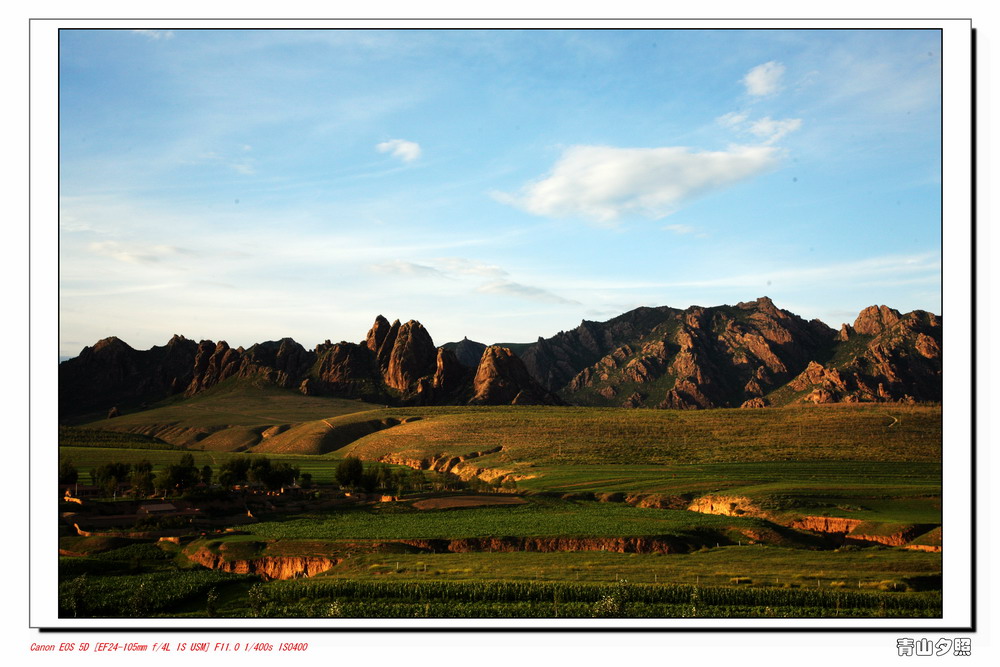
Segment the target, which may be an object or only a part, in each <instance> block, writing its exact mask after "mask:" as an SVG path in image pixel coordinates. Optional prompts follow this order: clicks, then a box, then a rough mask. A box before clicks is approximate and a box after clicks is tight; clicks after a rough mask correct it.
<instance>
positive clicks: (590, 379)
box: [523, 297, 941, 409]
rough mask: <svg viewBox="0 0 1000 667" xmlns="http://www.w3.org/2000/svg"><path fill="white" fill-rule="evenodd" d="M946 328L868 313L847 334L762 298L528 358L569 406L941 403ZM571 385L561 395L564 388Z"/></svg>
mask: <svg viewBox="0 0 1000 667" xmlns="http://www.w3.org/2000/svg"><path fill="white" fill-rule="evenodd" d="M940 340H941V333H940V324H939V320H938V318H937V317H936V316H934V315H931V314H929V313H924V312H922V311H915V312H914V313H909V314H907V315H901V314H900V313H899V312H898V311H895V310H893V309H891V308H888V307H886V306H872V307H869V308H866V309H865V310H864V311H862V312H861V314H860V315H859V316H858V318H857V320H856V321H855V323H854V325H853V326H849V325H844V327H842V328H841V330H840V332H839V333H838V332H836V331H835V330H833V329H831V328H829V327H827V326H826V325H825V324H823V323H822V322H819V321H818V320H813V321H806V320H803V319H802V318H800V317H798V316H796V315H794V314H792V313H789V312H788V311H785V310H782V309H780V308H778V307H777V306H775V305H774V303H773V302H772V301H771V299H769V298H767V297H761V298H759V299H757V300H755V301H749V302H744V303H738V304H736V305H735V306H717V307H713V308H703V307H700V306H692V307H690V308H688V309H686V310H677V309H673V308H640V309H637V310H635V311H631V312H629V313H625V314H624V315H622V316H620V317H617V318H615V319H613V320H610V321H608V322H605V323H596V322H583V323H582V324H581V325H580V326H579V327H577V328H576V329H574V330H573V331H571V332H568V333H567V332H561V333H559V334H557V335H556V336H554V337H553V338H550V339H540V340H539V341H538V343H536V344H534V345H533V346H531V347H530V348H528V349H527V350H526V351H525V352H524V354H523V358H524V360H525V364H526V366H527V367H528V369H529V371H531V373H532V375H534V377H535V378H536V379H537V380H538V381H539V382H541V383H542V384H543V385H545V386H546V388H548V389H550V390H553V391H555V392H557V393H558V394H559V396H561V397H562V398H563V399H564V400H566V402H568V403H572V404H584V405H604V406H615V405H618V406H624V407H632V408H635V407H657V408H669V409H690V408H713V407H746V408H763V407H769V406H772V405H784V404H787V403H789V402H793V401H810V402H819V403H822V402H835V401H912V400H918V401H936V400H940V397H941V379H940V371H941V365H940ZM560 383H561V384H560Z"/></svg>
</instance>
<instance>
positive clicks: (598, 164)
mask: <svg viewBox="0 0 1000 667" xmlns="http://www.w3.org/2000/svg"><path fill="white" fill-rule="evenodd" d="M940 65H941V54H940V40H939V34H938V32H937V31H917V30H904V31H864V30H832V31H818V30H808V31H801V30H787V31H754V30H739V31H703V30H685V31H655V30H638V31H627V30H626V31H611V30H591V31H542V30H535V31H524V32H520V31H422V30H411V31H278V30H273V31H242V30H233V31H211V30H193V31H191V30H174V31H165V30H160V31H131V30H83V31H74V30H63V31H62V32H61V36H60V191H61V193H60V354H61V355H64V356H74V355H76V354H77V353H78V352H79V351H80V349H81V348H82V347H83V346H84V345H90V344H93V343H94V342H95V341H97V340H98V339H100V338H103V337H106V336H110V335H116V336H118V337H120V338H122V339H124V340H125V341H126V342H128V343H129V344H131V345H132V346H134V347H136V348H141V349H145V348H148V347H150V346H152V345H162V344H164V343H165V342H166V341H167V340H168V339H169V338H170V336H171V335H172V334H174V333H179V334H182V335H185V336H187V337H189V338H194V339H203V338H209V339H212V340H226V341H228V342H229V343H230V344H231V345H233V346H237V345H243V346H248V345H251V344H253V343H255V342H260V341H264V340H274V339H278V338H281V337H284V336H291V337H293V338H295V339H296V340H298V341H299V342H300V343H302V344H303V345H305V346H306V347H312V346H313V345H315V344H316V343H318V342H321V341H323V340H324V339H331V340H334V341H337V340H342V339H346V340H359V339H361V338H362V337H363V336H364V334H365V332H366V331H367V329H368V327H369V326H370V325H371V322H372V321H373V320H374V318H375V316H376V315H378V314H380V313H381V314H383V315H385V316H386V317H388V318H389V319H390V320H391V319H395V318H399V319H401V320H404V321H405V320H407V319H417V320H420V321H421V322H422V323H423V324H424V325H425V326H426V327H427V328H428V330H429V331H430V333H431V335H432V336H433V337H434V341H435V342H436V343H437V344H442V343H445V342H447V341H450V340H458V339H461V337H462V336H468V337H469V338H472V339H475V340H479V341H482V342H486V343H492V342H501V341H504V342H515V341H516V342H521V341H531V340H534V339H536V338H537V337H538V336H545V337H547V336H551V335H553V334H555V333H557V332H558V331H560V330H566V329H571V328H573V327H574V326H576V325H577V324H579V322H580V320H581V319H590V320H605V319H609V318H611V317H613V316H615V315H618V314H621V313H622V312H625V311H627V310H629V309H632V308H635V307H637V306H641V305H647V306H656V305H669V306H674V307H679V308H684V307H687V306H690V305H693V304H698V305H703V306H710V305H718V304H723V303H736V302H738V301H745V300H751V299H754V298H756V297H758V296H762V295H768V296H770V297H772V298H773V299H774V300H775V302H776V303H777V304H778V306H779V307H782V308H786V309H788V310H791V311H792V312H795V313H797V314H799V315H802V316H804V317H809V318H812V317H818V318H820V319H822V320H823V321H825V322H826V323H827V324H829V325H830V326H833V327H838V326H839V325H840V323H841V322H845V321H847V322H850V321H853V319H854V317H855V316H856V315H857V313H858V311H859V310H861V309H862V308H863V307H865V306H868V305H871V304H883V303H884V304H888V305H890V306H893V307H895V308H898V309H900V310H903V311H908V310H912V309H915V308H920V309H925V310H931V311H934V312H936V313H940V312H941V305H940V299H941V286H940V273H939V272H940V264H941V252H940V248H941V229H940V211H941V198H940V186H941V174H940V167H939V164H940V140H941V137H940V121H941V118H940V83H939V78H940Z"/></svg>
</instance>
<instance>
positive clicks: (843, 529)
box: [789, 516, 862, 535]
mask: <svg viewBox="0 0 1000 667" xmlns="http://www.w3.org/2000/svg"><path fill="white" fill-rule="evenodd" d="M861 523H862V522H861V520H860V519H844V518H840V517H833V516H807V517H803V518H801V519H796V520H795V521H792V522H791V524H789V526H790V527H791V528H798V529H799V530H812V531H815V532H817V533H840V534H843V535H846V534H847V533H850V532H851V531H852V530H854V529H855V528H856V527H857V526H858V525H860V524H861Z"/></svg>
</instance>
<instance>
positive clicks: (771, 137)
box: [748, 116, 802, 144]
mask: <svg viewBox="0 0 1000 667" xmlns="http://www.w3.org/2000/svg"><path fill="white" fill-rule="evenodd" d="M800 127H802V119H801V118H786V119H784V120H771V118H770V116H765V117H764V118H761V119H760V120H755V121H752V122H751V123H750V127H749V128H748V129H749V130H750V132H752V133H753V134H755V135H756V136H758V137H760V138H761V139H763V140H764V143H765V144H773V143H774V142H776V141H778V140H779V139H781V138H782V137H784V136H785V135H786V134H788V133H789V132H794V131H795V130H797V129H799V128H800Z"/></svg>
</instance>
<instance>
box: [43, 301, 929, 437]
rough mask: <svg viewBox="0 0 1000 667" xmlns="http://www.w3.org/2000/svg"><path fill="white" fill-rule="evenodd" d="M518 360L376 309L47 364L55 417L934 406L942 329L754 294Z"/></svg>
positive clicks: (877, 310) (593, 325)
mask: <svg viewBox="0 0 1000 667" xmlns="http://www.w3.org/2000/svg"><path fill="white" fill-rule="evenodd" d="M518 349H523V353H522V354H521V355H520V356H518V355H517V354H515V353H514V352H513V351H512V350H511V349H510V348H508V347H504V346H497V345H494V346H491V347H486V346H484V345H482V344H481V343H476V342H474V341H469V340H468V339H465V340H463V341H461V342H460V343H454V344H449V345H446V346H444V347H442V348H437V347H435V345H434V342H433V340H432V339H431V336H430V334H429V333H428V332H427V330H426V329H425V328H424V327H423V326H422V325H421V324H420V323H419V322H416V321H414V320H410V321H409V322H406V323H405V324H400V322H399V320H396V321H395V322H393V323H392V324H390V323H389V321H388V320H387V319H386V318H384V317H382V316H381V315H379V316H378V318H376V320H375V323H374V324H373V325H372V328H371V329H370V330H369V331H368V334H367V335H366V337H365V339H364V341H362V342H361V343H351V342H346V341H344V342H340V343H336V344H334V343H331V342H330V341H326V342H324V343H322V344H320V345H317V346H316V348H315V349H314V350H311V351H310V350H306V349H305V348H303V347H302V346H301V345H299V344H298V343H296V342H295V341H293V340H292V339H290V338H284V339H281V340H279V341H269V342H266V343H259V344H256V345H253V346H251V347H250V348H248V349H246V350H244V349H243V348H239V347H238V348H232V347H230V346H229V345H228V344H227V343H226V342H225V341H219V342H212V341H207V340H206V341H201V342H200V343H195V342H194V341H191V340H188V339H186V338H184V337H182V336H174V337H173V338H171V339H170V341H169V342H168V343H167V344H166V345H165V346H163V347H154V348H152V349H150V350H147V351H137V350H134V349H133V348H131V347H130V346H129V345H127V344H126V343H124V342H123V341H121V340H119V339H117V338H113V337H112V338H106V339H104V340H101V341H99V342H98V343H96V344H95V345H94V346H93V347H87V348H84V349H83V351H82V352H81V353H80V356H79V357H76V358H75V359H70V360H68V361H65V362H63V363H62V364H60V367H59V382H60V385H59V400H60V415H61V416H63V417H67V416H70V417H71V416H74V415H77V416H82V415H85V414H90V415H94V418H97V415H102V414H103V415H106V414H108V410H109V409H110V408H111V407H116V408H118V409H119V411H127V410H134V409H136V408H141V407H143V406H144V405H146V404H149V403H153V402H157V401H160V400H162V399H164V398H166V397H168V396H170V395H172V394H178V393H181V392H183V393H184V394H185V395H186V396H193V395H195V394H198V393H201V392H204V391H206V390H210V389H212V388H213V387H216V386H218V385H220V384H222V383H225V382H227V381H229V380H230V379H232V378H236V379H237V381H243V382H249V383H252V384H255V385H272V386H278V387H283V388H287V389H291V390H298V391H300V392H302V393H303V394H308V395H336V396H345V397H355V398H362V399H365V400H368V401H373V402H381V403H386V404H392V405H412V404H423V405H427V404H438V405H462V404H466V403H474V404H512V403H513V404H545V405H552V404H559V403H563V402H565V403H570V404H579V405H597V406H624V407H631V408H637V407H655V408H670V409H691V408H713V407H746V408H765V407H770V406H775V405H785V404H788V403H791V402H801V401H806V402H812V403H830V402H858V401H880V402H883V401H907V402H912V401H939V400H941V323H940V318H939V317H938V316H936V315H933V314H931V313H927V312H924V311H914V312H912V313H907V314H901V313H900V312H899V311H896V310H893V309H892V308H888V307H886V306H871V307H869V308H866V309H864V310H863V311H862V312H861V313H860V314H859V315H858V317H857V319H856V320H855V321H854V324H853V325H847V324H845V325H844V326H842V327H841V328H840V330H839V332H838V331H836V330H834V329H831V328H829V327H827V326H826V325H825V324H823V323H822V322H819V321H818V320H813V321H806V320H803V319H802V318H800V317H798V316H796V315H794V314H792V313H790V312H788V311H785V310H782V309H780V308H778V307H777V306H775V305H774V303H773V302H772V301H771V300H770V299H769V298H767V297H761V298H759V299H757V300H755V301H749V302H745V303H738V304H736V305H735V306H716V307H712V308H704V307H701V306H692V307H690V308H687V309H685V310H679V309H676V308H667V307H661V308H638V309H636V310H633V311H630V312H628V313H625V314H623V315H620V316H619V317H616V318H614V319H612V320H609V321H607V322H603V323H601V322H587V321H584V322H583V323H581V324H580V326H579V327H577V328H576V329H574V330H572V331H569V332H560V333H559V334H557V335H556V336H553V337H552V338H548V339H539V340H538V342H537V343H534V344H532V345H529V346H527V347H526V348H521V347H518Z"/></svg>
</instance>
